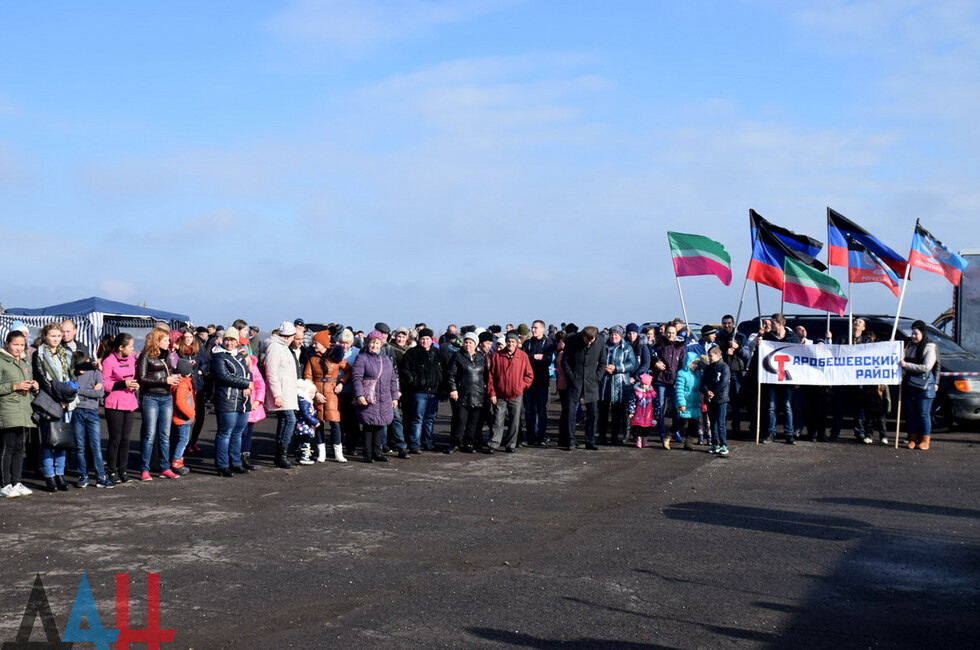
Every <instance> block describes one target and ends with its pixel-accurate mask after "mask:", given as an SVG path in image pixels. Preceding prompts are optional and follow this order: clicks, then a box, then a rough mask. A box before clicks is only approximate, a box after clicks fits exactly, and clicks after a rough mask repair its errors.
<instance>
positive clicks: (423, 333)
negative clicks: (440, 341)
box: [419, 327, 433, 339]
mask: <svg viewBox="0 0 980 650" xmlns="http://www.w3.org/2000/svg"><path fill="white" fill-rule="evenodd" d="M432 335H433V332H432V330H431V329H429V328H428V327H423V328H422V329H420V330H419V338H422V337H423V336H428V337H429V338H430V339H431V338H432Z"/></svg>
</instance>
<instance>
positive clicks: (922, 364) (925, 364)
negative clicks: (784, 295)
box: [34, 342, 939, 398]
mask: <svg viewBox="0 0 980 650" xmlns="http://www.w3.org/2000/svg"><path fill="white" fill-rule="evenodd" d="M35 356H36V355H35ZM34 372H35V374H36V373H37V368H36V367H35V369H34ZM926 373H930V374H932V375H933V381H930V382H929V384H928V386H927V387H926V388H925V390H923V389H921V388H913V387H912V386H910V385H909V383H908V380H909V376H910V375H924V374H926ZM902 383H903V384H905V386H904V388H905V389H906V390H907V391H910V392H909V395H919V396H922V397H925V398H930V397H935V396H936V384H938V383H939V350H938V349H937V348H936V344H935V343H932V342H928V343H925V344H922V345H912V344H911V343H910V344H909V346H908V348H906V350H905V369H904V372H903V373H902Z"/></svg>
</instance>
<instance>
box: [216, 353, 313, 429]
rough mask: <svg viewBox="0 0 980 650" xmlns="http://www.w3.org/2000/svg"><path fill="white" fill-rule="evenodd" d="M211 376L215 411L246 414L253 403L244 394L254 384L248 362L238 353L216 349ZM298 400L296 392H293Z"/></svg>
mask: <svg viewBox="0 0 980 650" xmlns="http://www.w3.org/2000/svg"><path fill="white" fill-rule="evenodd" d="M211 376H212V377H213V378H214V410H215V411H217V412H219V413H246V412H248V411H250V410H252V403H251V401H250V400H249V398H248V397H246V396H245V395H243V394H242V392H243V391H244V390H245V389H246V388H248V385H249V384H251V383H252V369H251V367H249V363H248V360H247V359H246V358H245V357H243V356H242V355H240V354H238V353H237V352H229V351H228V350H226V349H224V348H215V349H214V351H213V352H212V354H211ZM293 399H294V400H295V399H296V391H293Z"/></svg>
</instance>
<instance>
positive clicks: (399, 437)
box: [331, 407, 408, 449]
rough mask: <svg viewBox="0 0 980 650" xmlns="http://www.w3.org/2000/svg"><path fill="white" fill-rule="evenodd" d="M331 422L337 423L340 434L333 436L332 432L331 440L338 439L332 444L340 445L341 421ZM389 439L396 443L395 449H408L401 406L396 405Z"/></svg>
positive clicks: (389, 430)
mask: <svg viewBox="0 0 980 650" xmlns="http://www.w3.org/2000/svg"><path fill="white" fill-rule="evenodd" d="M331 424H337V425H338V427H337V431H338V434H337V436H335V437H334V436H333V433H331V436H332V437H331V440H334V439H336V442H333V443H332V444H335V445H339V444H340V434H339V431H340V426H339V424H340V423H339V422H333V423H331ZM388 441H389V442H390V443H391V444H393V445H394V448H395V449H407V448H408V445H407V444H406V443H405V427H404V425H403V424H402V410H401V408H399V407H395V409H394V417H393V418H392V420H391V424H389V425H388Z"/></svg>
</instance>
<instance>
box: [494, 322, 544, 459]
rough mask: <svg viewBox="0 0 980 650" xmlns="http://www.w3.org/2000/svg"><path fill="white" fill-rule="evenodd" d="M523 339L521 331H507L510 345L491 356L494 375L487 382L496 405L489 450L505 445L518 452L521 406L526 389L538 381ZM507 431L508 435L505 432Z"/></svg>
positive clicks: (511, 450)
mask: <svg viewBox="0 0 980 650" xmlns="http://www.w3.org/2000/svg"><path fill="white" fill-rule="evenodd" d="M519 340H520V337H519V336H518V334H517V332H516V331H515V332H507V339H506V345H505V347H504V348H503V349H501V350H497V353H496V354H494V355H493V356H492V357H490V376H489V379H488V381H487V394H488V395H489V396H490V404H491V405H492V408H493V437H492V438H491V439H490V449H489V450H488V451H489V453H491V454H492V453H493V452H494V450H496V449H497V447H499V446H500V445H501V443H502V444H503V445H504V449H505V451H507V452H509V453H514V450H515V448H516V447H517V431H518V427H519V425H520V422H521V407H522V406H523V404H524V391H525V390H527V389H528V388H530V387H531V382H533V381H534V370H532V369H531V360H530V359H529V358H528V356H527V353H525V352H524V351H523V350H518V349H517V345H518V342H519ZM505 432H506V436H505V435H504V434H505Z"/></svg>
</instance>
